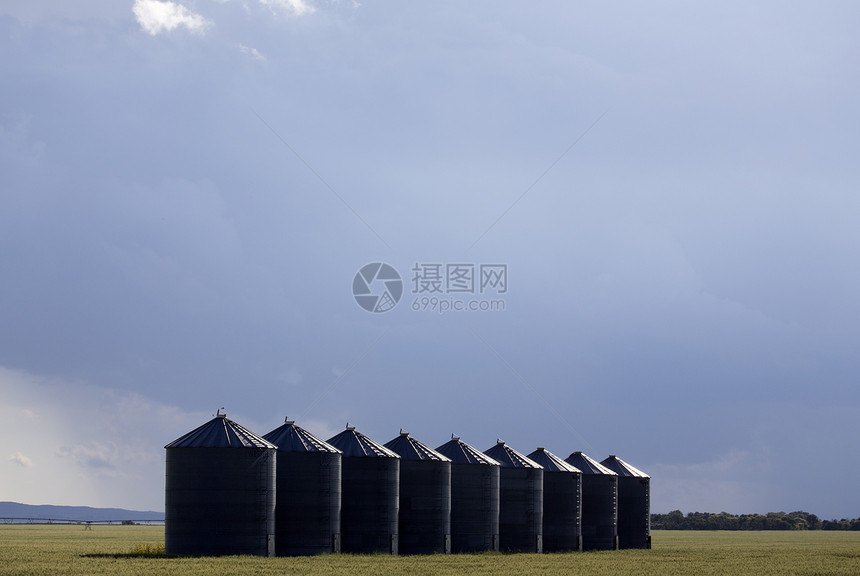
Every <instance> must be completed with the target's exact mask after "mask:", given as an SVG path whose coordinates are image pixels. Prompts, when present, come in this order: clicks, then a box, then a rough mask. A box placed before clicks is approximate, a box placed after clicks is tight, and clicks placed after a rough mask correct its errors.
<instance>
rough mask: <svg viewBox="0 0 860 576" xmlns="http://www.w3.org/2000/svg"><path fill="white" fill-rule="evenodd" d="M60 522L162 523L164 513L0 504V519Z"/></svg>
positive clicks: (10, 503)
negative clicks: (128, 521)
mask: <svg viewBox="0 0 860 576" xmlns="http://www.w3.org/2000/svg"><path fill="white" fill-rule="evenodd" d="M3 518H24V519H32V520H60V521H66V522H68V521H80V522H122V521H124V520H133V521H140V522H144V521H146V522H163V521H164V512H151V511H150V512H140V511H137V510H125V509H123V508H90V507H89V506H51V505H47V504H46V505H40V506H34V505H32V504H20V503H18V502H0V519H3Z"/></svg>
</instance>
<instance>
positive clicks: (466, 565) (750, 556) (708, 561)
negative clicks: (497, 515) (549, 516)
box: [0, 525, 860, 576]
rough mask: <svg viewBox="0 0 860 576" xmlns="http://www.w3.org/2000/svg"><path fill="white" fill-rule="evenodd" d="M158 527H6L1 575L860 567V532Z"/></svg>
mask: <svg viewBox="0 0 860 576" xmlns="http://www.w3.org/2000/svg"><path fill="white" fill-rule="evenodd" d="M163 543H164V528H163V527H156V526H93V528H92V530H84V529H83V527H82V526H21V525H18V526H14V525H7V526H0V575H7V574H9V575H42V574H44V575H64V574H69V575H84V574H86V575H90V574H96V575H98V576H110V575H113V574H117V575H128V576H131V575H137V574H166V575H168V574H169V575H179V574H181V575H186V574H189V575H195V574H199V575H206V576H212V575H213V574H239V575H242V574H249V575H259V576H267V575H272V576H274V575H279V576H280V575H296V576H298V575H301V576H313V575H320V576H331V575H336V574H343V575H345V576H347V575H348V576H364V575H366V576H386V575H394V574H398V575H399V574H403V575H409V576H412V575H415V576H422V575H428V576H429V575H434V576H435V575H444V576H478V575H487V576H490V575H510V576H523V575H528V574H540V575H545V576H556V575H557V576H567V575H573V574H584V575H585V574H587V575H589V576H597V575H603V574H605V575H607V576H609V575H612V576H616V575H618V574H631V575H651V574H653V575H655V576H657V575H659V576H672V575H675V574H695V575H697V576H707V575H711V574H726V575H737V574H753V575H755V576H770V575H774V576H776V575H779V576H784V575H788V574H798V575H816V576H823V575H858V574H860V532H821V531H815V532H698V531H694V532H673V531H655V532H654V534H653V543H654V549H653V550H621V551H618V552H586V553H582V554H542V555H538V554H509V555H508V554H471V555H454V556H401V557H391V556H350V555H345V554H344V555H339V556H317V557H313V558H256V557H250V556H228V557H220V558H169V557H165V556H161V555H160V554H159V553H158V552H159V547H160V546H161V545H162V544H163Z"/></svg>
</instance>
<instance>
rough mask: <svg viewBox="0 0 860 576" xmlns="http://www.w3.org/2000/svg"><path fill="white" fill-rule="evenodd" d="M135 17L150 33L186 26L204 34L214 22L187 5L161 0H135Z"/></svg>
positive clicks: (154, 33)
mask: <svg viewBox="0 0 860 576" xmlns="http://www.w3.org/2000/svg"><path fill="white" fill-rule="evenodd" d="M132 11H133V12H134V16H135V18H137V21H138V23H140V26H141V28H143V29H144V30H145V31H146V32H148V33H149V34H151V35H153V36H155V35H156V34H158V33H160V32H164V31H165V30H166V31H170V30H174V29H176V28H178V27H180V26H184V27H185V28H187V29H188V30H190V31H191V32H195V33H198V34H202V33H203V32H204V31H205V30H206V28H208V27H209V26H211V25H212V22H210V21H209V20H207V19H206V18H204V17H203V16H201V15H200V14H195V13H194V12H192V11H191V10H189V9H188V8H186V7H185V6H182V5H180V4H177V3H175V2H169V1H166V2H162V1H161V0H135V2H134V7H133V8H132Z"/></svg>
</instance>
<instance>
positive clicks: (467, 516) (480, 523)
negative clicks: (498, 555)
mask: <svg viewBox="0 0 860 576" xmlns="http://www.w3.org/2000/svg"><path fill="white" fill-rule="evenodd" d="M436 451H437V452H440V453H441V454H443V455H444V456H447V457H448V458H450V459H451V551H452V552H455V553H460V552H483V551H486V550H498V549H499V469H500V465H499V463H498V462H496V461H495V460H493V459H492V458H490V457H489V456H487V455H486V454H482V453H481V452H479V451H477V450H475V449H474V448H472V447H471V446H469V445H468V444H466V443H465V442H463V441H461V440H460V438H459V437H457V436H453V435H452V436H451V440H450V441H449V442H446V443H445V444H443V445H441V446H439V447H438V448H436Z"/></svg>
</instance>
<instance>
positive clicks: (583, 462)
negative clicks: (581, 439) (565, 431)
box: [564, 452, 617, 476]
mask: <svg viewBox="0 0 860 576" xmlns="http://www.w3.org/2000/svg"><path fill="white" fill-rule="evenodd" d="M564 461H565V462H567V463H568V464H570V465H572V466H576V467H577V468H579V470H580V471H581V472H582V473H583V474H588V475H606V476H617V474H616V473H615V472H613V471H612V470H610V469H609V468H607V467H606V466H604V465H603V464H601V463H600V462H598V461H597V460H595V459H594V458H591V457H589V456H586V455H585V454H583V453H582V452H574V453H573V454H571V455H570V456H568V457H567V458H566V459H565V460H564Z"/></svg>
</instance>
